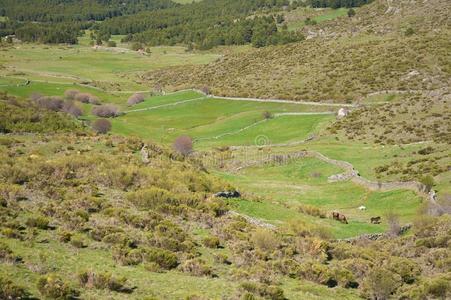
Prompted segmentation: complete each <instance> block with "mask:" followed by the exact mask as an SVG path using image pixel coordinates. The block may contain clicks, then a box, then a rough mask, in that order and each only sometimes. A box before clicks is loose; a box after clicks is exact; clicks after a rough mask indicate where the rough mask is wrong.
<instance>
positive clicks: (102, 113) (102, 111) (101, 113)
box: [92, 104, 119, 118]
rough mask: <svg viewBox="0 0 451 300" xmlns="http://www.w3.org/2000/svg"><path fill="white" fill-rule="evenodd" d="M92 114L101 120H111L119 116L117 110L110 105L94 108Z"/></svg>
mask: <svg viewBox="0 0 451 300" xmlns="http://www.w3.org/2000/svg"><path fill="white" fill-rule="evenodd" d="M92 114H93V115H95V116H98V117H102V118H112V117H117V116H118V115H119V109H118V108H117V107H116V106H114V105H111V104H107V105H101V106H96V107H94V108H93V109H92Z"/></svg>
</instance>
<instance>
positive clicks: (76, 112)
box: [62, 100, 83, 118]
mask: <svg viewBox="0 0 451 300" xmlns="http://www.w3.org/2000/svg"><path fill="white" fill-rule="evenodd" d="M62 111H64V112H65V113H68V114H70V115H72V116H74V117H76V118H78V117H79V116H81V115H83V111H82V110H81V108H80V107H78V106H77V105H76V104H75V103H74V102H73V101H71V100H68V101H66V102H65V103H64V105H63V108H62Z"/></svg>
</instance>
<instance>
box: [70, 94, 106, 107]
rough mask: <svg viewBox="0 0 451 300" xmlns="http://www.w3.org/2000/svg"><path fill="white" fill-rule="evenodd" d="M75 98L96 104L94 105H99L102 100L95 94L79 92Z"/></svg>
mask: <svg viewBox="0 0 451 300" xmlns="http://www.w3.org/2000/svg"><path fill="white" fill-rule="evenodd" d="M75 100H78V101H80V102H83V103H90V104H94V105H99V104H100V100H99V98H98V97H96V96H93V95H91V94H89V93H78V94H77V95H76V96H75Z"/></svg>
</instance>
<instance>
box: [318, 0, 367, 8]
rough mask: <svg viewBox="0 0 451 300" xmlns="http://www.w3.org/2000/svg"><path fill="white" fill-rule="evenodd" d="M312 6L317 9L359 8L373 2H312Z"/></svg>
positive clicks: (319, 0) (340, 0)
mask: <svg viewBox="0 0 451 300" xmlns="http://www.w3.org/2000/svg"><path fill="white" fill-rule="evenodd" d="M309 2H310V5H311V6H312V7H315V8H321V7H323V8H325V7H331V8H340V7H347V8H351V7H359V6H362V5H365V4H368V3H371V2H373V0H310V1H309Z"/></svg>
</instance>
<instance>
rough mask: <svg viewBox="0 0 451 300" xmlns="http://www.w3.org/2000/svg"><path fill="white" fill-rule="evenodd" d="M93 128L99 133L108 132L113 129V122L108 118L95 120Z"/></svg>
mask: <svg viewBox="0 0 451 300" xmlns="http://www.w3.org/2000/svg"><path fill="white" fill-rule="evenodd" d="M92 129H94V130H95V131H96V132H97V133H103V134H104V133H107V132H108V131H110V130H111V122H110V121H109V120H107V119H98V120H95V121H94V123H93V124H92Z"/></svg>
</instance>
